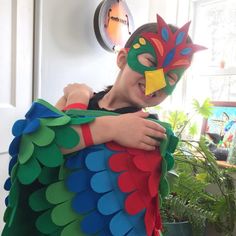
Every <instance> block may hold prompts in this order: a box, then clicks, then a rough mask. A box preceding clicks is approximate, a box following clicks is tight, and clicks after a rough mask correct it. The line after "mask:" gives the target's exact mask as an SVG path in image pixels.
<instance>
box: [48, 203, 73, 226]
mask: <svg viewBox="0 0 236 236" xmlns="http://www.w3.org/2000/svg"><path fill="white" fill-rule="evenodd" d="M77 218H78V214H77V213H76V212H75V211H74V210H73V209H72V207H71V201H67V202H64V203H62V204H60V205H58V206H56V207H55V208H54V209H53V211H52V221H53V222H54V223H55V224H56V225H59V226H64V225H67V224H69V223H70V222H72V221H74V220H76V219H77Z"/></svg>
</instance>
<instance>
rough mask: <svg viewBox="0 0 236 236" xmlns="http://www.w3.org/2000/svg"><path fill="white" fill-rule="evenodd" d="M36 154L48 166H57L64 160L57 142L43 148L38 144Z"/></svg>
mask: <svg viewBox="0 0 236 236" xmlns="http://www.w3.org/2000/svg"><path fill="white" fill-rule="evenodd" d="M34 156H35V157H36V158H37V159H38V160H39V161H40V162H41V163H42V164H43V165H45V166H47V167H57V166H59V165H61V164H62V162H63V155H62V153H61V151H60V150H59V148H58V147H57V145H56V144H55V143H51V144H49V145H48V146H45V147H43V148H40V147H37V146H36V147H35V151H34Z"/></svg>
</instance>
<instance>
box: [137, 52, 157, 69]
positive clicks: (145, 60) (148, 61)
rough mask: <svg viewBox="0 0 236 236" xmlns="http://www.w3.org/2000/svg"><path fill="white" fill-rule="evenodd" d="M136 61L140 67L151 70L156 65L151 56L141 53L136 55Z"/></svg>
mask: <svg viewBox="0 0 236 236" xmlns="http://www.w3.org/2000/svg"><path fill="white" fill-rule="evenodd" d="M138 61H139V63H140V64H141V65H143V66H146V67H151V68H156V66H157V63H156V60H155V59H154V58H153V56H152V55H151V54H149V53H142V54H140V55H138Z"/></svg>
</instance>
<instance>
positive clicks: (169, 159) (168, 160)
mask: <svg viewBox="0 0 236 236" xmlns="http://www.w3.org/2000/svg"><path fill="white" fill-rule="evenodd" d="M165 160H166V164H167V167H166V168H167V171H169V170H171V169H172V168H173V167H174V164H175V161H174V157H173V155H172V154H170V153H166V156H165Z"/></svg>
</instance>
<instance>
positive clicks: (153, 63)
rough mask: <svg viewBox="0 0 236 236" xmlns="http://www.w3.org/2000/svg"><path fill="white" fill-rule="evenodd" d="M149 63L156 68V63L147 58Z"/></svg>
mask: <svg viewBox="0 0 236 236" xmlns="http://www.w3.org/2000/svg"><path fill="white" fill-rule="evenodd" d="M147 61H148V63H149V65H150V66H156V62H155V61H154V60H152V59H150V58H147Z"/></svg>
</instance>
